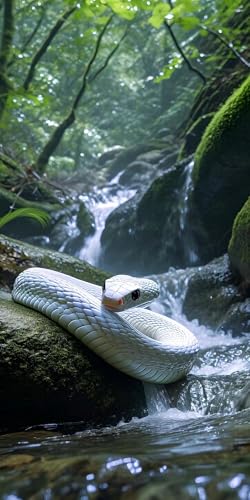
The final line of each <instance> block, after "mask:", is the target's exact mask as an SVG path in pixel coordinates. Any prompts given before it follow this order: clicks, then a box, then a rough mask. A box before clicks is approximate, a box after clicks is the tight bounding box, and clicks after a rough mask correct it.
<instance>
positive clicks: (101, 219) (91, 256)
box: [79, 171, 136, 266]
mask: <svg viewBox="0 0 250 500" xmlns="http://www.w3.org/2000/svg"><path fill="white" fill-rule="evenodd" d="M122 174H123V171H122V172H120V173H119V174H118V175H116V176H115V177H114V178H113V179H112V180H111V181H110V183H109V184H108V186H105V187H104V188H102V189H98V188H97V189H95V190H94V192H93V193H92V195H91V197H90V198H87V199H86V200H85V202H86V205H87V207H88V208H89V210H90V212H92V213H93V215H94V217H95V227H96V229H95V233H94V234H93V235H92V236H89V237H88V238H86V241H85V243H84V247H83V248H82V249H81V250H80V253H79V258H80V259H82V260H86V261H87V262H89V263H90V264H92V265H94V266H97V265H98V263H99V258H100V254H101V235H102V232H103V230H104V227H105V222H106V220H107V218H108V216H109V214H110V213H111V212H112V211H113V210H114V209H115V208H117V207H118V206H119V205H121V204H122V203H124V202H125V201H127V200H128V199H129V198H132V196H134V194H135V192H136V190H135V189H125V188H121V186H120V185H119V179H120V177H121V175H122Z"/></svg>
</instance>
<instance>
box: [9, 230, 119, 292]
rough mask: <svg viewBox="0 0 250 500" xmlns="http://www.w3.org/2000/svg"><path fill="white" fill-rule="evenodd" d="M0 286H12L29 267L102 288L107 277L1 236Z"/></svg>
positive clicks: (79, 263)
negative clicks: (42, 269)
mask: <svg viewBox="0 0 250 500" xmlns="http://www.w3.org/2000/svg"><path fill="white" fill-rule="evenodd" d="M0 255H1V259H0V285H2V286H7V287H8V286H11V285H12V284H13V281H14V279H15V278H16V277H17V276H18V274H19V273H20V272H22V271H24V270H25V269H27V268H29V267H45V268H47V269H54V270H55V271H59V272H64V273H65V274H69V275H70V276H74V277H75V278H79V279H83V280H85V281H89V282H90V283H96V284H97V285H102V284H103V281H104V280H105V279H106V278H107V276H110V275H108V273H106V272H104V271H102V270H101V269H97V268H96V267H94V266H91V265H90V264H88V263H87V262H85V261H82V260H79V259H76V258H74V257H71V256H70V255H67V254H65V253H61V252H56V251H53V250H47V249H45V248H40V247H36V246H34V245H30V244H28V243H23V242H22V241H19V240H15V239H12V238H8V237H7V236H4V235H0Z"/></svg>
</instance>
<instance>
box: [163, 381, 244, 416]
mask: <svg viewBox="0 0 250 500" xmlns="http://www.w3.org/2000/svg"><path fill="white" fill-rule="evenodd" d="M245 385H246V375H245V374H241V375H239V373H234V374H231V375H224V376H222V375H217V376H216V375H211V376H210V377H205V376H194V375H189V376H188V377H187V378H186V379H184V380H182V381H179V382H176V383H175V384H169V385H168V386H167V391H168V394H169V397H170V401H171V405H172V406H173V407H174V408H177V409H178V410H180V411H194V412H196V413H200V414H203V415H211V414H215V413H221V414H222V413H224V414H225V413H232V412H233V411H234V410H235V394H236V393H237V392H239V393H241V391H243V390H244V389H243V388H244V387H245ZM249 388H250V386H249V384H248V390H249ZM218 393H219V394H220V397H219V398H218ZM244 401H246V398H244ZM249 402H250V401H249ZM241 409H243V406H242V407H241Z"/></svg>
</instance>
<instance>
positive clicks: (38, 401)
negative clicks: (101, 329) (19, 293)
mask: <svg viewBox="0 0 250 500" xmlns="http://www.w3.org/2000/svg"><path fill="white" fill-rule="evenodd" d="M0 312H1V313H0V353H1V354H0V431H4V430H7V429H17V428H20V427H23V426H28V425H34V424H39V423H48V422H66V421H82V425H83V426H88V425H91V426H94V425H98V424H104V423H108V422H113V423H115V422H117V421H118V420H119V419H121V418H129V417H132V416H134V415H140V414H142V412H143V407H144V395H143V389H142V384H141V383H140V382H138V381H136V380H134V379H132V378H130V377H128V376H126V375H123V374H122V373H120V372H118V371H117V370H115V369H114V368H112V367H111V366H109V365H108V364H107V363H105V362H104V361H103V360H102V359H101V358H99V357H98V356H96V355H95V354H94V353H92V352H91V351H90V350H89V349H87V348H86V347H85V346H84V345H83V344H82V343H81V342H80V341H79V340H77V339H76V338H74V337H73V336H72V335H71V334H69V333H67V332H66V331H65V330H64V329H63V328H61V327H60V326H58V325H56V324H55V323H53V322H52V321H51V320H49V319H48V318H46V317H45V316H42V315H41V314H39V313H37V312H36V311H33V310H31V309H28V308H26V307H23V306H21V305H20V304H15V303H14V302H13V301H12V299H11V296H10V294H7V293H5V292H0Z"/></svg>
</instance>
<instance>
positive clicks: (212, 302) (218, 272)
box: [183, 255, 250, 335]
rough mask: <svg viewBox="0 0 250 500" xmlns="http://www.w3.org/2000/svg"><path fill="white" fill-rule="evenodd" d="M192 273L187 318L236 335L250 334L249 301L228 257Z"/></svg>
mask: <svg viewBox="0 0 250 500" xmlns="http://www.w3.org/2000/svg"><path fill="white" fill-rule="evenodd" d="M193 271H194V272H193V273H192V276H191V277H190V279H189V282H188V287H187V292H186V296H185V299H184V303H183V312H184V314H185V315H186V316H187V318H188V319H189V320H193V319H198V320H199V322H200V323H201V324H203V325H206V326H208V327H211V328H218V329H223V330H224V331H228V330H230V331H231V332H232V333H233V334H236V335H237V334H241V333H250V321H249V318H250V316H249V313H250V299H244V297H243V296H242V295H241V293H240V292H239V289H238V287H237V286H236V284H235V282H234V277H233V274H232V271H231V269H230V263H229V258H228V255H224V256H223V257H220V258H218V259H214V260H213V261H212V262H210V263H209V264H207V265H205V266H200V267H197V268H196V269H194V270H193Z"/></svg>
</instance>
